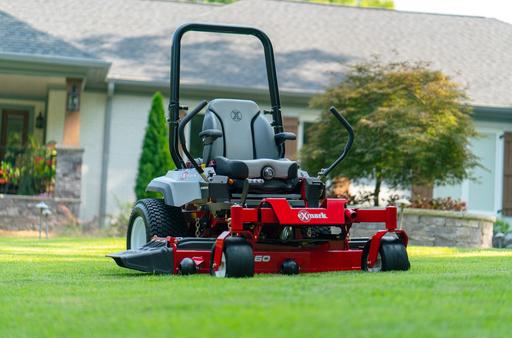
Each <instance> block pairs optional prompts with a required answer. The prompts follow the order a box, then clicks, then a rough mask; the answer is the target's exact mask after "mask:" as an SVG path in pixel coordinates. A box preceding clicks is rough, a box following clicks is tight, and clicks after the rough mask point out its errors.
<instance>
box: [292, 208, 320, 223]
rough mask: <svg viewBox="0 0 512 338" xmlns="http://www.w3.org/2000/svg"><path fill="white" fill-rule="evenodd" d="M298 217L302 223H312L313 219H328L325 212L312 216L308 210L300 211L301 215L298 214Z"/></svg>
mask: <svg viewBox="0 0 512 338" xmlns="http://www.w3.org/2000/svg"><path fill="white" fill-rule="evenodd" d="M297 217H299V219H300V220H301V221H302V222H309V221H311V220H312V219H326V218H327V215H326V214H325V213H323V212H321V213H319V214H311V213H310V212H309V211H307V210H301V211H299V213H298V214H297Z"/></svg>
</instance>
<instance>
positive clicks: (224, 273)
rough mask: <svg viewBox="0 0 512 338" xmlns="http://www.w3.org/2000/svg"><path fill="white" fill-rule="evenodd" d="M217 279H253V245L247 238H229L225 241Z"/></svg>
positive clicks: (214, 272) (213, 272)
mask: <svg viewBox="0 0 512 338" xmlns="http://www.w3.org/2000/svg"><path fill="white" fill-rule="evenodd" d="M212 274H213V275H214V276H215V277H220V278H224V277H234V278H241V277H252V276H254V255H253V251H252V247H251V245H250V244H249V243H248V242H247V240H246V239H245V238H241V237H228V238H226V239H225V240H224V251H223V252H222V257H221V263H220V265H219V267H218V269H217V271H214V270H213V266H212Z"/></svg>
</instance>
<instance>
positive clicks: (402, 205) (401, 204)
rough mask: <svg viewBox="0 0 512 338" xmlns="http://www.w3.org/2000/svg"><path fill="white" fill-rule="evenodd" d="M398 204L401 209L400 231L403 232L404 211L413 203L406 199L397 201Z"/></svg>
mask: <svg viewBox="0 0 512 338" xmlns="http://www.w3.org/2000/svg"><path fill="white" fill-rule="evenodd" d="M396 204H398V206H399V207H400V215H399V220H398V229H399V230H402V222H403V219H404V210H405V208H407V207H408V206H410V205H411V202H409V201H408V200H406V199H399V200H398V201H396Z"/></svg>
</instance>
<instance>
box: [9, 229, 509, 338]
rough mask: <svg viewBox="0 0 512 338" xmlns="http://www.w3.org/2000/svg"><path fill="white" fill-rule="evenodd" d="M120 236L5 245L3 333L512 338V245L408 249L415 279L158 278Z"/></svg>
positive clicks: (407, 275) (342, 275)
mask: <svg viewBox="0 0 512 338" xmlns="http://www.w3.org/2000/svg"><path fill="white" fill-rule="evenodd" d="M123 245H124V241H123V240H121V239H103V238H101V239H99V238H86V239H83V238H80V239H78V238H57V239H50V240H48V241H46V240H41V241H38V240H32V239H29V238H8V237H2V238H0V304H1V305H0V337H38V336H48V337H50V336H51V337H104V336H113V337H125V336H133V337H142V336H168V337H169V336H179V337H182V336H188V337H246V336H247V337H252V336H260V337H261V336H262V337H269V338H270V337H341V336H390V337H432V336H450V337H464V336H465V337H491V336H492V337H499V336H501V337H506V336H508V337H510V336H511V335H512V250H506V251H505V250H502V251H497V250H463V249H451V248H423V247H412V248H410V249H409V254H410V258H411V264H412V269H411V270H410V271H409V272H396V273H378V274H368V273H361V272H339V273H325V274H310V275H306V274H304V275H299V276H293V277H286V276H278V275H259V276H256V277H255V278H252V279H238V280H236V279H216V278H213V277H210V276H206V275H203V276H199V275H195V276H188V277H179V276H173V277H170V276H150V275H144V274H140V273H137V272H135V271H130V270H126V269H121V268H119V267H117V266H116V265H115V264H114V262H113V261H111V260H110V259H108V258H105V257H104V255H105V254H106V253H109V252H113V251H117V250H121V249H122V248H123Z"/></svg>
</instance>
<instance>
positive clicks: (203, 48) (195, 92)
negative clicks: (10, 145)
mask: <svg viewBox="0 0 512 338" xmlns="http://www.w3.org/2000/svg"><path fill="white" fill-rule="evenodd" d="M191 21H196V22H210V23H226V24H242V25H248V26H256V27H258V28H261V29H262V30H263V31H265V32H267V33H268V35H269V36H270V38H271V40H272V41H273V44H274V49H275V53H276V64H277V72H278V77H279V85H280V90H281V95H282V98H281V101H282V103H283V109H282V110H283V113H284V116H285V129H287V130H289V131H294V132H296V133H297V134H298V139H297V141H296V142H295V143H292V144H289V145H288V147H287V149H288V150H287V151H288V156H290V157H294V156H295V155H296V152H297V150H298V149H299V148H300V147H301V145H302V144H303V142H304V130H305V129H306V128H307V126H308V123H311V122H312V121H314V120H315V119H316V117H317V116H318V112H317V111H315V110H312V109H310V108H308V101H309V99H310V98H311V97H312V96H313V95H315V94H317V93H319V92H322V90H323V89H324V88H325V87H326V86H327V85H329V84H330V83H332V82H333V81H336V80H339V79H340V78H342V76H343V71H344V69H346V68H345V65H346V64H350V63H354V62H359V61H362V60H365V59H368V58H369V57H371V56H372V55H378V56H380V58H381V59H382V60H383V61H398V60H420V61H428V62H431V63H432V66H433V67H434V68H437V69H441V70H443V71H445V72H446V73H448V74H449V75H451V76H452V77H453V78H454V79H455V80H457V81H459V82H461V83H463V84H464V85H465V86H467V89H468V93H469V96H470V99H471V105H472V106H473V108H474V119H475V122H476V126H477V129H478V130H479V131H480V132H481V133H482V137H481V138H478V139H475V140H474V141H473V143H472V147H473V150H474V152H475V153H476V154H477V155H478V156H479V157H480V158H481V163H482V164H483V168H480V169H476V170H475V172H474V176H476V177H478V180H477V181H464V182H463V183H462V184H459V185H455V186H447V187H435V188H434V191H433V194H434V196H435V197H438V196H452V197H454V198H461V199H462V200H464V201H467V203H468V206H469V209H470V210H471V211H475V212H480V213H485V214H489V215H503V216H512V137H511V135H512V134H511V132H512V94H511V91H510V88H512V77H511V76H510V74H511V73H512V44H511V43H510V41H512V25H509V24H507V23H504V22H500V21H498V20H495V19H490V18H483V17H468V16H456V15H438V14H424V13H412V12H400V11H394V10H383V9H365V8H351V7H343V6H334V5H324V4H312V3H300V2H296V1H276V0H241V1H238V2H235V3H233V4H229V5H211V4H198V3H184V2H174V1H163V0H149V1H147V0H146V1H144V0H109V1H102V0H88V1H83V0H66V1H63V0H44V1H43V0H24V1H8V0H0V112H1V113H2V118H1V119H0V120H1V121H2V122H1V125H0V128H1V129H0V130H1V134H0V140H2V142H3V143H2V144H0V147H1V146H5V145H6V142H7V141H6V140H7V139H8V137H7V136H5V135H8V134H9V133H11V134H12V133H14V134H16V133H19V134H20V135H22V136H23V135H28V134H31V135H33V137H34V138H37V139H39V141H40V142H42V143H44V142H49V141H55V142H56V143H57V144H58V145H59V146H60V147H65V148H67V149H74V148H77V149H83V150H84V152H83V164H82V169H81V174H82V175H81V179H82V188H81V193H80V218H81V219H83V220H97V219H103V217H105V215H108V214H114V213H115V212H116V211H117V210H118V208H119V203H122V202H124V201H130V200H133V199H134V193H133V187H134V182H135V175H136V170H137V165H138V157H139V153H140V150H141V143H142V138H143V134H144V128H145V125H146V118H147V113H148V110H149V107H150V100H151V96H152V94H153V93H154V92H155V91H161V92H163V93H166V94H167V93H168V87H169V84H168V81H169V80H168V79H169V50H170V38H171V36H172V33H173V31H174V30H175V28H176V27H178V26H179V25H181V24H183V23H185V22H191ZM183 42H184V47H183V54H182V57H183V61H182V80H183V83H184V85H183V88H182V94H181V96H182V98H183V104H186V105H189V106H194V104H195V103H197V102H198V100H200V99H211V98H215V97H236V98H253V99H255V100H256V101H257V102H258V103H259V104H260V106H261V107H262V108H268V99H267V92H266V78H265V72H264V64H263V58H262V57H261V54H260V53H262V50H261V47H260V46H259V44H258V43H257V41H256V40H253V39H250V38H247V37H228V36H221V37H219V36H213V35H210V34H206V33H196V34H189V35H187V36H185V38H184V40H183ZM226 61H227V62H226ZM38 121H39V122H38ZM43 121H44V123H42V122H43ZM199 124H200V123H193V124H192V127H191V129H192V131H189V135H192V136H195V135H196V134H197V130H198V128H199ZM22 138H23V137H22ZM190 141H191V142H192V145H193V147H194V142H195V138H194V137H192V138H190ZM20 142H21V141H20Z"/></svg>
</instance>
